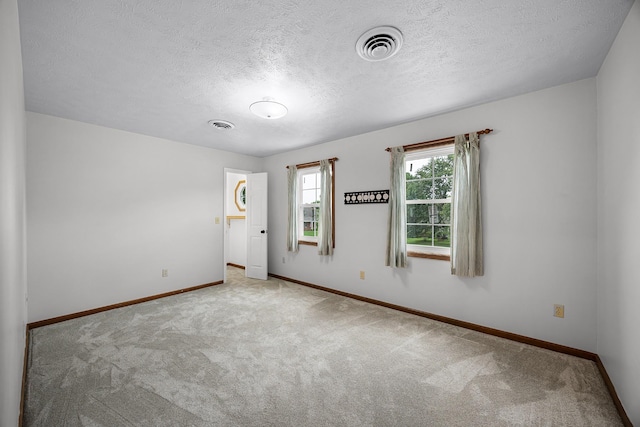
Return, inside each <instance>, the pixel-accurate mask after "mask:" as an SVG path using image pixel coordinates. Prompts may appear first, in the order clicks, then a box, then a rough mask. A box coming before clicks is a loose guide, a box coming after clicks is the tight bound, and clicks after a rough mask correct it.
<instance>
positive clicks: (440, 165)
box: [433, 154, 453, 177]
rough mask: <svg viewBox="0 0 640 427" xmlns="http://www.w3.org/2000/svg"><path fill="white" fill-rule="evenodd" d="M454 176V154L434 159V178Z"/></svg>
mask: <svg viewBox="0 0 640 427" xmlns="http://www.w3.org/2000/svg"><path fill="white" fill-rule="evenodd" d="M452 175H453V154H450V155H448V156H441V157H434V158H433V176H435V177H438V176H452Z"/></svg>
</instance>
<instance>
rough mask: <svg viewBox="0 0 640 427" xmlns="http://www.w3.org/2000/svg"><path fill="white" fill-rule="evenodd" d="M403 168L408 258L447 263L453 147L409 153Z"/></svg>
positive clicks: (449, 244) (449, 236)
mask: <svg viewBox="0 0 640 427" xmlns="http://www.w3.org/2000/svg"><path fill="white" fill-rule="evenodd" d="M405 166H406V186H407V187H406V209H407V252H408V255H409V256H426V257H433V258H441V259H448V257H449V254H450V248H451V190H452V185H453V145H450V146H445V147H436V148H431V149H427V150H421V151H417V152H413V153H408V154H407V156H406V165H405Z"/></svg>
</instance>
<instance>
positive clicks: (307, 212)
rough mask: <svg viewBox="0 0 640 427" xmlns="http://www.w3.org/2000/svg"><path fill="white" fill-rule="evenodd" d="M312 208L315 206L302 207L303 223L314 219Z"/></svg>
mask: <svg viewBox="0 0 640 427" xmlns="http://www.w3.org/2000/svg"><path fill="white" fill-rule="evenodd" d="M314 210H315V208H313V207H306V208H302V218H303V220H304V221H305V223H306V222H309V221H315V220H316V216H315V215H314Z"/></svg>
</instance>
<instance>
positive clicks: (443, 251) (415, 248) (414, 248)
mask: <svg viewBox="0 0 640 427" xmlns="http://www.w3.org/2000/svg"><path fill="white" fill-rule="evenodd" d="M453 153H454V146H453V145H445V146H442V147H435V148H426V149H424V150H419V151H415V152H410V153H407V154H406V156H405V163H406V162H410V161H411V160H418V159H424V158H426V157H439V156H448V155H449V154H453ZM404 202H405V209H406V206H407V205H412V204H424V203H434V204H435V203H451V198H448V199H434V200H431V199H429V200H406V199H405V201H404ZM408 225H409V223H407V226H408ZM449 226H451V225H449ZM405 233H406V230H405ZM412 252H413V253H417V254H421V255H436V256H447V257H448V256H450V255H451V247H443V246H425V245H412V244H409V243H407V253H409V256H411V253H412Z"/></svg>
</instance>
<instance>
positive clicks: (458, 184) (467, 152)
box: [451, 133, 484, 277]
mask: <svg viewBox="0 0 640 427" xmlns="http://www.w3.org/2000/svg"><path fill="white" fill-rule="evenodd" d="M454 145H455V147H454V156H455V159H454V165H453V193H452V195H451V274H454V275H456V276H464V277H474V276H482V275H483V274H484V267H483V259H482V258H483V255H482V218H481V210H482V206H481V197H480V139H479V138H478V134H477V133H470V134H469V141H467V140H466V138H465V136H464V135H457V136H456V137H455V140H454Z"/></svg>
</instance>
